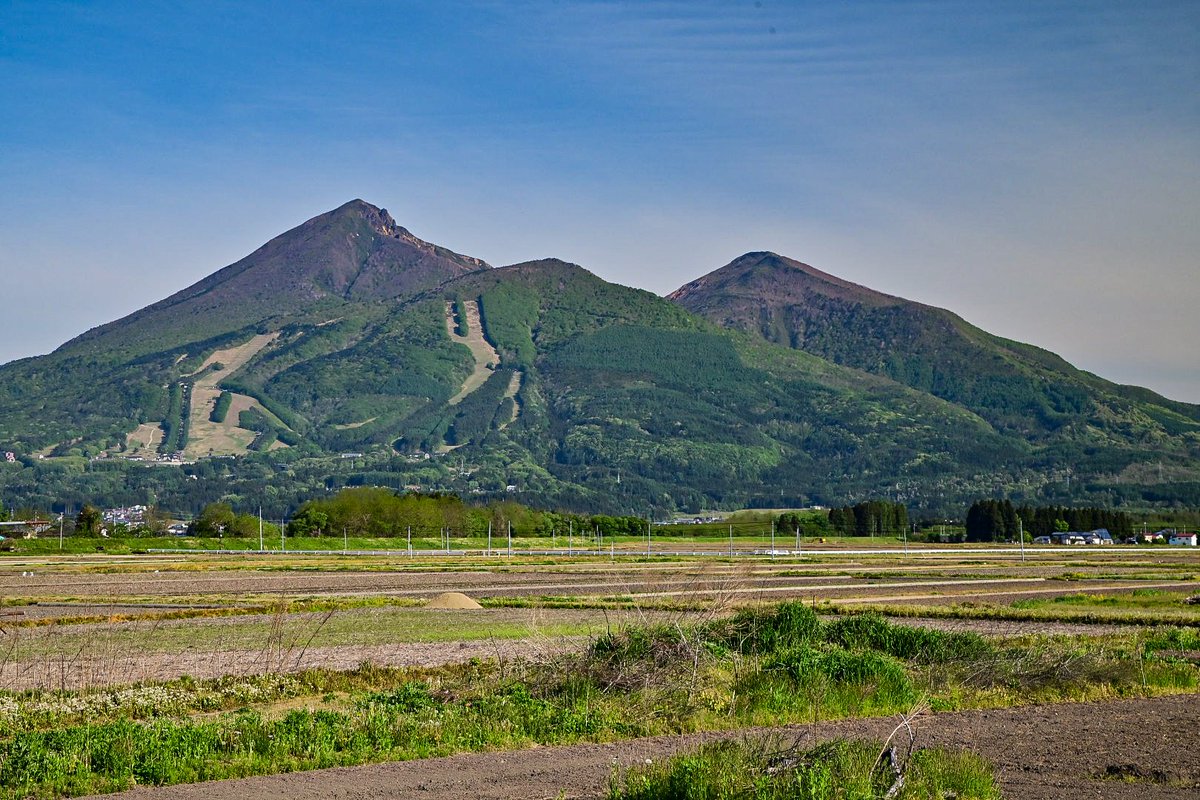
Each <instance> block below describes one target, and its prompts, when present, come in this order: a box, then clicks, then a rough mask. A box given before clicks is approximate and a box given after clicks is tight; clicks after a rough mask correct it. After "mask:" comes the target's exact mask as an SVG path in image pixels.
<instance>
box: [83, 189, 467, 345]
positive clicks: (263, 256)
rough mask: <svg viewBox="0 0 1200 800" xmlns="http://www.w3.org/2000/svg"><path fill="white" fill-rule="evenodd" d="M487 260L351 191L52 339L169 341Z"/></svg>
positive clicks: (404, 288)
mask: <svg viewBox="0 0 1200 800" xmlns="http://www.w3.org/2000/svg"><path fill="white" fill-rule="evenodd" d="M483 269H488V264H487V263H486V262H485V261H483V260H481V259H478V258H473V257H471V256H464V255H461V254H459V253H455V252H454V251H452V250H448V249H446V248H444V247H439V246H438V245H435V244H431V243H429V242H426V241H424V240H422V239H419V238H417V237H416V236H414V235H413V234H412V233H410V232H409V231H408V230H407V229H405V228H403V227H401V226H400V225H398V224H396V221H395V220H394V219H392V216H391V214H389V213H388V212H387V211H386V210H385V209H382V208H378V207H376V206H373V205H371V204H370V203H367V202H364V201H363V200H351V201H350V202H348V203H345V204H343V205H341V206H339V207H338V208H335V209H334V210H332V211H328V212H326V213H324V214H320V215H318V216H316V217H313V218H312V219H310V220H308V221H307V222H304V223H303V224H301V225H298V226H296V227H295V228H292V229H291V230H289V231H287V232H286V233H283V234H280V235H279V236H276V237H275V238H274V239H271V240H270V241H269V242H267V243H266V244H264V245H263V246H262V247H259V248H258V249H257V250H255V251H254V252H253V253H251V254H250V255H248V256H246V257H245V258H243V259H241V260H239V261H237V262H235V263H233V264H230V265H229V266H227V267H225V268H223V269H220V270H218V271H217V272H214V273H213V274H211V275H209V276H208V277H207V278H204V279H202V280H200V281H198V282H197V283H195V284H193V285H191V286H189V287H187V288H186V289H183V290H182V291H179V292H176V293H175V294H173V295H171V296H170V297H167V298H166V299H164V300H160V301H158V302H157V303H154V304H153V305H150V306H147V307H146V308H143V309H142V310H141V311H137V312H135V313H133V314H130V315H129V316H127V317H124V318H122V319H119V320H116V321H115V322H110V323H108V324H107V325H102V326H100V327H99V328H94V329H93V330H91V331H88V332H87V333H85V334H83V335H82V336H79V337H77V338H76V339H73V340H72V341H70V342H68V343H67V344H66V345H64V346H63V348H61V349H69V348H74V347H76V346H78V345H80V344H83V343H88V342H97V341H99V340H104V342H105V347H106V348H108V349H110V350H119V351H123V352H126V353H127V354H134V353H137V352H151V350H147V349H145V348H146V346H147V345H148V344H150V345H151V346H152V347H153V349H154V350H158V349H169V348H171V347H176V346H179V345H182V344H186V343H187V342H190V341H197V340H200V339H204V338H206V337H209V336H213V335H218V334H223V333H226V332H228V331H231V330H237V329H239V328H242V327H245V326H247V325H253V324H256V323H258V322H261V321H262V320H264V319H266V318H268V317H273V316H279V315H284V314H296V313H301V312H303V311H305V310H306V309H309V308H311V307H312V306H313V304H315V303H318V302H335V303H336V302H339V301H341V302H345V301H350V302H371V301H378V300H391V299H394V298H397V297H403V296H407V295H412V294H416V293H418V292H421V291H424V290H426V289H430V288H432V287H434V286H437V285H439V284H441V283H444V282H446V281H448V280H451V279H453V278H456V277H458V276H460V275H464V274H466V273H469V272H476V271H479V270H483Z"/></svg>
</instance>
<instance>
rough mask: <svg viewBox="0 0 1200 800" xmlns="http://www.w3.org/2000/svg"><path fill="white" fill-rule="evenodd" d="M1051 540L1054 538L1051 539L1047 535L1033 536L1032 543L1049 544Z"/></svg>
mask: <svg viewBox="0 0 1200 800" xmlns="http://www.w3.org/2000/svg"><path fill="white" fill-rule="evenodd" d="M1053 541H1054V540H1053V539H1051V538H1050V537H1049V536H1035V537H1033V543H1034V544H1051V543H1052V542H1053Z"/></svg>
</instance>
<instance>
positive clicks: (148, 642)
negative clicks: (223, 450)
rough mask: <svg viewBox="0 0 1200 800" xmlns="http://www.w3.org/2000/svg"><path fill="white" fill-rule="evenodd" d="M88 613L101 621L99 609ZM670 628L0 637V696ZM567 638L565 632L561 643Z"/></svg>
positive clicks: (289, 621)
mask: <svg viewBox="0 0 1200 800" xmlns="http://www.w3.org/2000/svg"><path fill="white" fill-rule="evenodd" d="M33 608H34V609H35V610H36V609H37V608H38V607H36V606H35V607H33ZM91 608H92V610H93V611H94V612H96V613H100V614H102V613H103V607H100V606H94V607H91ZM131 608H136V607H122V608H121V609H120V610H121V611H122V612H125V613H128V611H129V610H130V609H131ZM113 613H117V611H115V610H114V612H113ZM699 616H700V615H695V617H696V618H699ZM677 619H681V620H683V621H686V620H687V619H688V617H681V616H680V615H678V614H671V613H659V614H654V615H647V614H641V613H637V612H632V611H623V612H611V611H609V612H606V611H602V610H599V609H507V608H492V609H480V610H477V611H468V612H454V613H453V614H452V615H450V616H446V615H444V614H443V615H440V616H438V615H437V612H434V611H431V610H426V609H413V608H381V609H356V610H353V611H343V612H336V613H333V614H324V613H316V612H308V613H302V614H285V615H282V616H275V615H267V614H263V615H251V616H239V617H217V618H200V619H188V620H167V621H148V620H143V621H122V622H111V623H90V624H83V625H60V626H54V627H40V628H32V629H25V630H14V629H10V630H7V631H4V630H2V629H0V689H5V690H8V691H24V690H30V689H43V690H63V689H67V690H72V689H87V688H92V689H94V688H98V687H103V686H113V685H124V684H128V683H134V682H144V681H162V680H171V679H174V678H180V677H182V676H185V675H188V676H191V677H193V678H197V679H206V678H217V677H220V676H223V675H249V674H259V673H267V672H294V671H298V670H302V669H306V668H309V667H327V668H331V669H352V668H354V667H356V666H358V665H359V664H361V663H362V662H363V661H371V662H372V663H375V664H380V665H387V666H421V667H432V666H440V665H444V664H450V663H456V662H461V661H467V660H469V659H472V658H482V659H489V658H494V659H503V660H511V659H515V658H526V659H533V660H537V659H539V658H541V657H544V656H546V655H549V654H551V653H555V652H560V651H563V650H568V649H578V648H580V647H582V646H584V643H585V642H586V641H588V639H589V637H593V636H596V635H599V634H601V633H603V632H604V631H606V630H609V629H611V628H619V627H621V626H623V625H627V624H636V623H642V622H646V621H648V620H677ZM422 620H428V621H429V625H430V626H433V625H438V624H442V623H443V622H452V623H458V624H459V625H460V632H459V633H458V634H457V636H458V638H455V639H453V640H452V641H428V640H427V639H428V635H427V634H426V633H424V632H423V631H422V628H423V627H424V626H423V623H422ZM897 622H898V623H899V624H903V625H920V626H924V627H932V628H938V629H942V630H954V631H973V632H975V633H979V634H982V635H985V636H1019V635H1027V634H1052V635H1064V636H1069V635H1098V634H1104V633H1113V632H1117V631H1120V630H1122V629H1123V628H1122V627H1121V626H1116V625H1082V624H1070V623H1062V622H1020V621H997V620H939V619H920V618H916V619H899V620H897ZM564 630H567V631H571V633H570V634H569V635H564V634H561V633H560V631H564Z"/></svg>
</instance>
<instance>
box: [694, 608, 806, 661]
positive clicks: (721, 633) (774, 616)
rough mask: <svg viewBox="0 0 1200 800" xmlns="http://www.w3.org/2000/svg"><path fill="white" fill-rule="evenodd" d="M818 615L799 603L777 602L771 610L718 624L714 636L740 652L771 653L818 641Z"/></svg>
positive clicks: (754, 611) (748, 611) (756, 610)
mask: <svg viewBox="0 0 1200 800" xmlns="http://www.w3.org/2000/svg"><path fill="white" fill-rule="evenodd" d="M820 632H821V620H820V619H819V618H818V617H817V612H815V611H813V610H812V609H811V608H809V607H808V606H806V605H804V604H803V603H799V602H786V603H780V604H779V605H777V606H775V607H774V608H769V609H762V608H753V609H746V610H744V611H741V612H739V613H738V614H737V615H735V616H734V617H733V619H731V620H729V621H728V622H725V623H718V627H717V628H716V629H715V635H716V636H717V637H718V638H719V639H721V640H723V641H724V643H726V644H727V645H728V646H729V647H733V648H735V649H737V650H738V651H740V652H742V653H760V654H762V653H772V652H775V651H777V650H786V649H788V648H793V647H798V646H800V645H803V644H808V643H810V642H814V641H817V640H819V639H820Z"/></svg>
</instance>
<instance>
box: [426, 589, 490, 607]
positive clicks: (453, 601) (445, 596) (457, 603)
mask: <svg viewBox="0 0 1200 800" xmlns="http://www.w3.org/2000/svg"><path fill="white" fill-rule="evenodd" d="M425 607H426V608H444V609H464V608H483V606H481V605H479V603H476V602H475V601H474V600H472V599H471V598H469V597H467V596H466V595H465V594H463V593H462V592H444V593H442V594H439V595H438V596H437V597H435V598H433V599H432V600H430V601H429V602H428V603H426V604H425Z"/></svg>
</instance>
